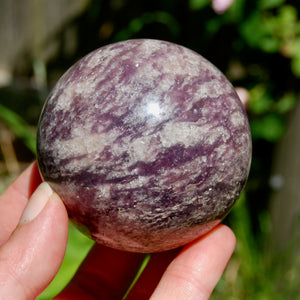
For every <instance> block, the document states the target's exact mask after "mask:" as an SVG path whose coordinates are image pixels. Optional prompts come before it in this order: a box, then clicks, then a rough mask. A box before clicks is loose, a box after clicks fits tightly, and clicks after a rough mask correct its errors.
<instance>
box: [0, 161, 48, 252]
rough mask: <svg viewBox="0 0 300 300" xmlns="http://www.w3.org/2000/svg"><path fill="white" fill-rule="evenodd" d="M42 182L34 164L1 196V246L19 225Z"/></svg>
mask: <svg viewBox="0 0 300 300" xmlns="http://www.w3.org/2000/svg"><path fill="white" fill-rule="evenodd" d="M41 182H42V179H41V177H40V174H39V170H38V166H37V164H36V162H34V163H32V164H31V165H30V166H29V167H28V168H27V169H26V170H25V171H24V172H23V173H22V174H21V175H20V176H19V177H18V178H17V179H16V180H15V181H14V182H13V183H12V184H11V185H10V186H9V187H8V188H7V189H6V191H5V192H4V193H3V194H2V195H1V196H0V214H1V218H0V246H1V245H2V244H3V243H5V242H6V241H7V239H8V238H9V236H10V235H11V233H12V232H13V231H14V229H15V228H16V226H17V225H18V222H19V219H20V217H21V215H22V212H23V210H24V208H25V206H26V204H27V202H28V199H29V197H30V196H31V194H32V193H33V192H34V191H35V189H36V188H37V186H38V185H39V184H40V183H41Z"/></svg>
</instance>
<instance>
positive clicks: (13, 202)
mask: <svg viewBox="0 0 300 300" xmlns="http://www.w3.org/2000/svg"><path fill="white" fill-rule="evenodd" d="M40 184H41V178H40V176H39V172H38V168H37V165H36V163H33V164H31V165H30V166H29V167H28V168H27V169H26V170H25V171H24V172H23V173H22V174H21V175H20V176H19V178H17V179H16V181H14V182H13V183H12V184H11V186H9V187H8V189H7V190H6V191H5V192H4V193H3V194H2V195H1V197H0V299H20V300H23V299H34V298H35V297H36V296H37V295H39V294H40V293H41V292H42V291H43V290H44V289H45V288H46V287H47V285H48V284H49V283H50V282H51V280H52V279H53V277H54V276H55V274H56V273H57V271H58V269H59V267H60V265H61V262H62V260H63V256H64V253H65V249H66V245H67V234H68V216H67V212H66V209H65V207H64V205H63V203H62V201H61V200H60V198H59V197H58V195H57V194H55V193H54V192H49V191H50V190H48V194H47V195H45V193H44V194H43V193H41V189H39V191H40V192H39V193H37V194H36V195H35V196H31V195H32V193H33V192H34V191H35V190H36V189H37V187H38V186H39V185H40ZM44 186H45V184H44ZM45 197H46V198H47V199H46V200H47V201H46V202H45ZM44 202H45V204H44V205H41V203H44ZM28 203H30V205H28ZM39 206H42V207H39ZM38 208H40V209H41V211H40V212H38V211H39V210H40V209H38ZM24 209H25V210H24ZM22 215H23V216H22ZM20 219H21V222H20ZM235 242H236V241H235V236H234V234H233V232H232V231H231V229H229V228H228V227H226V226H224V225H218V226H217V227H216V228H215V229H213V230H212V231H210V232H209V233H208V234H206V235H205V236H202V237H200V238H198V239H197V240H195V241H194V242H193V243H191V244H189V245H187V246H185V247H184V248H181V249H175V250H171V251H167V252H161V253H156V254H154V255H153V256H152V258H151V260H150V262H149V264H148V265H147V267H146V269H145V271H144V272H143V274H142V275H141V277H140V278H139V280H138V282H137V284H136V285H135V287H134V288H133V289H132V290H131V292H130V294H129V295H128V298H127V299H148V298H150V299H151V300H156V299H160V300H162V299H178V300H179V299H190V300H193V299H198V300H199V299H208V298H209V296H210V294H211V293H212V291H213V289H214V287H215V285H216V284H217V282H218V281H219V279H220V277H221V275H222V273H223V271H224V269H225V267H226V265H227V262H228V260H229V259H230V257H231V255H232V252H233V250H234V247H235ZM143 257H144V256H143V254H139V253H130V252H122V251H118V250H114V249H110V248H107V247H104V246H100V245H96V246H95V247H94V248H93V249H92V250H91V252H90V253H89V255H88V257H87V258H86V260H85V261H84V263H83V264H82V266H81V267H80V268H79V270H78V272H77V274H76V275H75V277H74V278H73V280H72V281H71V283H70V284H69V285H68V286H67V287H66V289H65V290H64V291H62V293H61V294H59V295H58V296H57V297H56V298H55V299H59V300H62V299H65V300H66V299H73V300H74V299H75V300H76V299H121V298H122V296H123V295H124V293H125V291H126V290H127V288H128V286H129V284H130V282H131V280H132V279H133V277H134V276H135V274H136V272H137V270H138V269H139V266H140V264H141V262H142V260H143ZM45 262H46V263H45Z"/></svg>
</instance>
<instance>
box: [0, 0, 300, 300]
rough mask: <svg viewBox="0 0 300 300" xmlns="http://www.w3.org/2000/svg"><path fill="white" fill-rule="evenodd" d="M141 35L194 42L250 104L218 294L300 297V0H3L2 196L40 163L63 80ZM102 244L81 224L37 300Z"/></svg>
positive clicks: (50, 294) (60, 284)
mask: <svg viewBox="0 0 300 300" xmlns="http://www.w3.org/2000/svg"><path fill="white" fill-rule="evenodd" d="M132 38H155V39H163V40H167V41H171V42H175V43H178V44H181V45H183V46H186V47H188V48H191V49H193V50H195V51H196V52H198V53H200V54H201V55H203V56H204V57H206V58H207V59H209V60H210V61H211V62H212V63H214V64H215V65H216V66H217V67H218V68H219V69H220V70H221V71H222V72H223V73H224V74H225V75H226V76H227V77H228V79H229V80H230V81H231V82H232V84H233V85H234V86H235V87H236V89H237V91H238V93H239V95H240V97H241V99H242V100H243V101H244V102H245V103H246V108H247V113H248V116H249V121H250V125H251V131H252V138H253V160H252V168H251V172H250V177H249V180H248V183H247V185H246V188H245V190H244V192H243V194H242V196H241V198H240V199H239V201H238V202H237V204H236V206H235V207H234V208H233V210H232V211H231V213H230V214H229V215H228V217H227V218H226V219H225V221H224V222H225V223H227V224H229V225H230V226H231V228H232V229H233V230H234V232H235V234H236V236H237V247H236V250H235V253H234V255H233V257H232V259H231V260H230V262H229V265H228V267H227V269H226V271H225V273H224V275H223V277H222V279H221V280H220V282H219V284H218V286H217V288H216V289H215V291H214V294H213V295H212V297H211V299H227V300H228V299H230V300H233V299H256V300H258V299H272V300H276V299H293V300H294V299H300V286H299V282H300V158H299V157H300V133H299V129H300V103H299V100H298V99H299V88H300V85H299V79H300V3H299V1H298V0H234V1H233V0H152V1H138V0H52V1H46V0H23V1H18V0H0V192H1V193H2V192H3V191H4V189H5V188H6V187H7V186H8V184H9V183H10V182H11V181H12V180H13V179H14V178H15V177H16V176H17V175H18V174H19V173H20V172H21V171H22V170H23V169H24V168H25V167H26V166H28V164H29V163H30V162H32V161H33V160H34V159H35V151H36V150H35V134H36V128H37V123H38V118H39V114H40V111H41V109H42V106H43V103H44V101H45V100H46V98H47V95H48V93H49V91H50V90H51V88H52V87H53V85H54V84H55V83H56V81H57V80H58V78H59V77H60V76H61V75H62V74H63V73H64V72H65V71H66V70H67V68H69V67H70V66H71V65H72V64H73V63H74V62H76V61H77V60H78V59H79V58H81V57H82V56H84V55H85V54H87V53H88V52H90V51H92V50H94V49H96V48H98V47H101V46H103V45H106V44H108V43H112V42H116V41H119V40H125V39H132ZM92 244H93V243H92V242H91V241H90V240H89V239H88V238H86V237H84V236H83V235H81V234H80V233H79V232H78V231H77V230H76V229H75V228H74V227H73V226H72V225H70V236H69V244H68V248H67V254H66V257H65V260H64V262H63V265H62V268H61V269H60V271H59V273H58V275H57V276H56V278H55V279H54V281H53V282H52V284H51V285H50V286H49V288H48V289H47V290H46V291H45V292H44V293H43V294H42V295H41V296H40V297H39V298H38V299H51V298H52V297H53V296H54V295H55V294H56V293H58V292H59V291H60V290H61V289H62V288H63V287H64V285H65V284H66V283H67V282H68V281H69V280H70V278H71V277H72V276H73V274H74V272H75V271H76V268H77V267H78V265H79V264H80V262H81V261H82V259H83V258H84V257H85V255H86V254H87V252H88V251H89V249H90V247H91V246H92Z"/></svg>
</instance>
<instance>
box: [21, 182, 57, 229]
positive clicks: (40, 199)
mask: <svg viewBox="0 0 300 300" xmlns="http://www.w3.org/2000/svg"><path fill="white" fill-rule="evenodd" d="M52 194H53V190H52V189H51V187H50V185H49V184H48V183H47V182H43V183H41V184H40V185H39V186H38V188H37V189H36V190H35V192H34V193H33V194H32V196H31V197H30V199H29V201H28V203H27V205H26V207H25V209H24V211H23V214H22V216H21V218H20V221H19V225H22V224H24V223H28V222H30V221H32V220H33V219H34V218H35V217H36V216H37V215H38V214H39V213H40V212H41V211H42V209H43V208H44V207H45V205H46V203H47V202H48V200H49V199H50V197H51V195H52Z"/></svg>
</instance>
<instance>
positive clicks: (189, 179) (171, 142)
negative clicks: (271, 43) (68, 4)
mask: <svg viewBox="0 0 300 300" xmlns="http://www.w3.org/2000/svg"><path fill="white" fill-rule="evenodd" d="M37 146H38V163H39V167H40V170H41V173H42V175H43V177H44V179H45V180H47V181H48V182H49V183H50V184H51V185H52V187H53V188H54V189H55V190H56V191H57V192H58V193H59V195H60V196H61V197H62V199H63V201H64V203H65V205H66V207H67V209H68V212H69V216H70V218H71V219H73V221H74V222H75V223H77V224H79V227H81V228H85V229H83V230H87V231H88V232H89V234H90V236H91V237H92V238H93V239H95V240H96V241H97V242H99V243H102V244H105V245H107V246H110V247H114V248H117V249H121V250H127V251H137V252H156V251H163V250H168V249H171V248H175V247H178V246H181V245H183V244H186V243H188V242H190V241H192V240H194V239H195V238H197V237H198V236H199V235H201V234H204V233H206V232H207V231H208V230H210V229H211V228H212V227H214V226H215V225H216V224H218V223H219V222H220V221H221V220H222V218H224V216H225V215H226V214H227V213H228V212H229V210H230V209H231V207H232V206H233V204H234V202H235V201H236V199H237V198H238V196H239V194H240V192H241V190H242V188H243V186H244V184H245V181H246V179H247V176H248V172H249V167H250V160H251V137H250V132H249V125H248V121H247V117H246V115H245V112H244V108H243V106H242V104H241V102H240V101H239V99H238V97H237V95H236V93H235V91H234V89H233V87H232V85H231V84H230V83H229V82H228V81H227V79H226V78H225V77H224V75H223V74H222V73H221V72H220V71H218V70H217V69H216V68H215V67H214V66H213V65H212V64H211V63H209V62H208V61H207V60H205V59H204V58H203V57H201V56H200V55H198V54H196V53H195V52H193V51H191V50H188V49H186V48H184V47H181V46H178V45H175V44H171V43H168V42H164V41H157V40H129V41H125V42H120V43H116V44H111V45H108V46H106V47H103V48H100V49H98V50H96V51H94V52H92V53H91V54H89V55H87V56H85V57H84V58H83V59H81V60H80V61H79V62H78V63H76V64H75V65H74V66H73V67H71V68H70V69H69V70H68V71H67V72H66V73H65V74H64V75H63V77H62V78H61V79H60V80H59V81H58V83H57V85H56V86H55V88H54V89H53V91H52V92H51V94H50V95H49V98H48V100H47V102H46V104H45V107H44V110H43V112H42V115H41V119H40V124H39V131H38V145H37Z"/></svg>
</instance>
